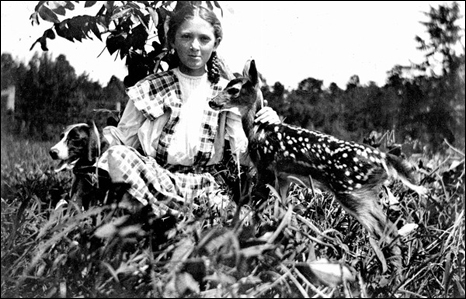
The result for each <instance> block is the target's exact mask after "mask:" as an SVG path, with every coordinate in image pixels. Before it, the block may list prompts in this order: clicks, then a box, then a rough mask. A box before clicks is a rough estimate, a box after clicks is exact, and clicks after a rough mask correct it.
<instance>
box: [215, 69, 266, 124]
mask: <svg viewBox="0 0 466 299" xmlns="http://www.w3.org/2000/svg"><path fill="white" fill-rule="evenodd" d="M261 101H262V92H261V91H260V88H259V74H258V72H257V69H256V63H255V62H254V60H249V61H248V62H246V65H245V66H244V69H243V75H242V76H239V77H237V78H235V79H233V80H231V81H230V82H229V83H228V84H227V86H226V87H225V88H224V89H223V91H221V92H220V93H219V94H218V95H217V96H216V97H215V98H213V99H212V100H210V102H209V105H210V107H211V108H212V109H214V110H228V109H231V108H238V109H239V111H240V113H241V115H243V116H244V115H246V114H247V113H248V112H251V111H252V113H254V112H255V110H256V109H255V108H256V105H258V104H260V102H261Z"/></svg>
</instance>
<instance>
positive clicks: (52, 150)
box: [49, 149, 58, 160]
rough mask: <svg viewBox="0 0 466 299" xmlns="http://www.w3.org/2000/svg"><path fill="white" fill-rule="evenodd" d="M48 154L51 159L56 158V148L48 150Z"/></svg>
mask: <svg viewBox="0 0 466 299" xmlns="http://www.w3.org/2000/svg"><path fill="white" fill-rule="evenodd" d="M49 154H50V157H52V159H54V160H56V159H58V150H56V149H51V150H50V151H49Z"/></svg>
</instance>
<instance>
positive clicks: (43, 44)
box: [39, 35, 49, 51]
mask: <svg viewBox="0 0 466 299" xmlns="http://www.w3.org/2000/svg"><path fill="white" fill-rule="evenodd" d="M39 40H40V47H41V48H42V51H48V50H49V49H48V48H47V38H46V37H45V36H43V35H42V36H41V37H40V38H39Z"/></svg>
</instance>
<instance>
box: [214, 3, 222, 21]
mask: <svg viewBox="0 0 466 299" xmlns="http://www.w3.org/2000/svg"><path fill="white" fill-rule="evenodd" d="M214 5H215V6H217V7H218V8H219V9H220V13H221V15H222V18H223V9H222V7H221V6H220V4H219V3H218V1H214Z"/></svg>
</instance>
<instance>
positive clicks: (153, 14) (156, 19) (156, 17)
mask: <svg viewBox="0 0 466 299" xmlns="http://www.w3.org/2000/svg"><path fill="white" fill-rule="evenodd" d="M147 10H148V11H149V14H150V16H151V18H152V22H154V26H156V27H157V25H158V24H159V15H158V14H157V11H156V10H155V9H153V8H152V7H147Z"/></svg>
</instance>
